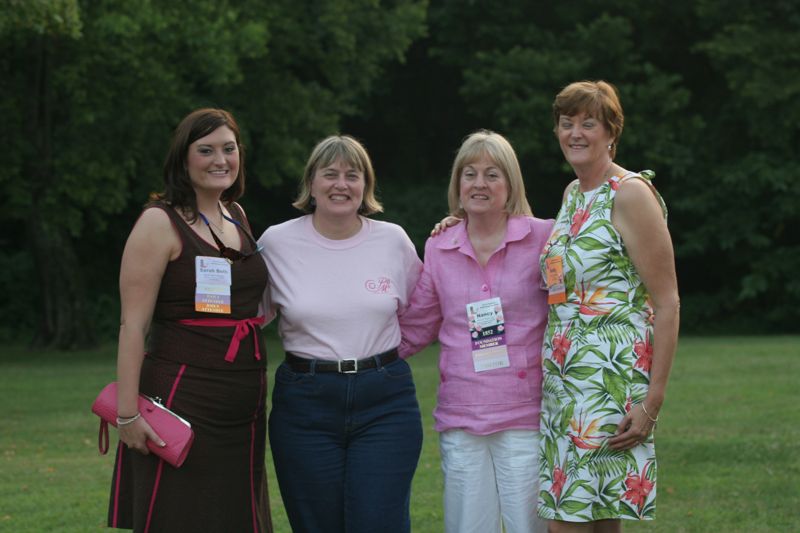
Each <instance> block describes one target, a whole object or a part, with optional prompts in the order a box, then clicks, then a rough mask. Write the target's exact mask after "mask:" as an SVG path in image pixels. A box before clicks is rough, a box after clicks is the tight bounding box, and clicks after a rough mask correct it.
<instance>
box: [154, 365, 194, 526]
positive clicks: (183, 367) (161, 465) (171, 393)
mask: <svg viewBox="0 0 800 533" xmlns="http://www.w3.org/2000/svg"><path fill="white" fill-rule="evenodd" d="M184 371H186V365H181V367H180V369H178V375H177V376H175V381H173V382H172V390H170V391H169V398H167V403H166V405H165V406H164V407H166V408H167V409H169V408H171V407H172V399H173V398H174V397H175V392H176V391H177V390H178V383H180V381H181V377H183V373H184ZM163 470H164V459H159V460H158V468H157V469H156V480H155V482H154V483H153V493H152V494H151V496H150V507H149V508H148V509H147V521H146V522H145V525H144V533H147V532H148V531H150V520H151V519H152V518H153V509H154V508H155V506H156V496H157V495H158V485H159V483H161V472H162V471H163Z"/></svg>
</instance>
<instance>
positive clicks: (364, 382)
mask: <svg viewBox="0 0 800 533" xmlns="http://www.w3.org/2000/svg"><path fill="white" fill-rule="evenodd" d="M294 206H295V207H297V208H298V209H300V210H302V211H304V212H306V213H308V214H307V215H305V216H303V217H300V218H296V219H294V220H290V221H288V222H285V223H283V224H279V225H276V226H273V227H271V228H269V229H268V230H267V231H266V232H265V233H264V235H262V237H261V239H259V244H261V245H262V246H263V251H262V253H263V254H264V259H265V261H266V262H267V266H268V269H269V291H268V297H269V298H268V300H269V301H268V302H267V303H266V309H267V314H268V315H274V314H275V313H278V314H279V315H280V320H279V331H280V335H281V338H282V340H283V346H284V349H285V350H286V360H285V361H284V362H283V363H282V364H281V365H280V366H279V367H278V369H277V371H276V373H275V385H274V387H273V396H272V398H273V400H272V412H271V413H270V417H269V440H270V447H271V449H272V457H273V459H274V462H275V471H276V473H277V476H278V484H279V486H280V489H281V495H282V496H283V502H284V504H285V507H286V512H287V514H288V516H289V522H290V523H291V526H292V530H293V531H298V532H300V531H303V532H314V533H325V532H330V533H340V532H342V533H343V532H345V531H347V532H348V533H357V532H363V533H367V532H374V531H381V532H397V533H406V532H408V531H410V527H411V526H410V519H409V497H410V493H411V479H412V478H413V476H414V471H415V470H416V467H417V461H418V459H419V454H420V450H421V446H422V423H421V419H420V413H419V406H418V404H417V399H416V391H415V388H414V381H413V379H412V376H411V369H410V368H409V366H408V364H407V363H406V362H405V361H404V360H403V359H400V358H399V357H398V353H397V346H398V344H399V343H400V327H399V324H398V321H397V313H398V311H401V310H402V309H404V308H405V307H406V306H407V304H408V298H409V296H410V294H411V291H412V290H413V289H414V286H415V284H416V281H417V279H418V277H419V273H420V271H421V269H422V263H421V261H420V260H419V258H418V257H417V253H416V250H415V249H414V246H413V245H412V244H411V240H410V239H409V238H408V236H407V235H406V233H405V232H404V231H403V229H402V228H400V227H399V226H397V225H395V224H390V223H387V222H379V221H375V220H372V219H370V218H367V216H366V215H370V214H373V213H377V212H380V211H382V207H381V204H380V203H378V201H377V200H376V199H375V174H374V172H373V170H372V164H371V162H370V159H369V156H368V155H367V152H366V150H365V149H364V147H363V146H362V145H361V144H360V143H359V142H358V141H356V140H355V139H353V138H352V137H348V136H333V137H329V138H327V139H325V140H323V141H322V142H320V143H319V144H318V145H317V147H316V148H315V149H314V151H313V152H312V154H311V157H310V159H309V161H308V164H307V165H306V170H305V173H304V176H303V180H302V182H301V189H300V195H299V197H298V199H297V201H296V202H295V203H294Z"/></svg>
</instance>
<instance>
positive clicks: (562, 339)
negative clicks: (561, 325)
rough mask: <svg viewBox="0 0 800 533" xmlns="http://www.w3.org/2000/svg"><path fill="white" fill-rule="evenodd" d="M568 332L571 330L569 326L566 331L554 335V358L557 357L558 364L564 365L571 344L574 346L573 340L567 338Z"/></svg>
mask: <svg viewBox="0 0 800 533" xmlns="http://www.w3.org/2000/svg"><path fill="white" fill-rule="evenodd" d="M567 332H569V328H567V330H566V331H564V333H556V334H555V335H553V359H555V361H556V363H558V366H560V367H562V368H563V366H564V359H566V358H567V353H568V352H569V348H570V346H572V341H570V340H569V339H568V338H567Z"/></svg>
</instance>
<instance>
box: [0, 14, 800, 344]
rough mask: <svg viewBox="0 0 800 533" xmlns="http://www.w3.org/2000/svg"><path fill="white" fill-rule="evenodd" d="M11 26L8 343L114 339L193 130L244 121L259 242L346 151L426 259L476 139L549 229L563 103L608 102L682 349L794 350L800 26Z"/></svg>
mask: <svg viewBox="0 0 800 533" xmlns="http://www.w3.org/2000/svg"><path fill="white" fill-rule="evenodd" d="M0 7H1V8H2V9H1V10H0V11H1V12H2V16H0V52H2V53H1V54H0V116H2V117H3V129H2V132H3V133H2V136H1V137H0V140H2V142H3V145H4V146H5V147H7V150H6V152H5V154H6V157H5V160H4V164H3V169H4V172H2V173H0V191H2V195H0V220H2V222H3V224H4V228H5V229H6V231H5V232H4V233H3V235H2V236H0V245H2V251H0V265H10V266H9V267H8V268H6V269H4V272H5V273H6V274H7V276H6V277H5V278H4V279H8V278H11V280H10V281H3V282H2V284H0V289H4V290H5V292H4V294H7V295H14V296H13V300H14V302H13V304H12V305H8V304H7V303H4V305H3V307H2V309H0V316H2V317H3V318H4V319H6V320H8V319H9V318H8V317H18V320H20V321H22V322H23V325H22V326H21V327H16V326H13V327H10V328H8V329H7V330H4V331H3V332H0V336H8V335H13V334H14V332H16V334H17V335H18V336H20V337H23V338H29V337H31V336H34V335H35V336H36V338H38V339H39V340H40V341H42V342H46V343H50V344H55V345H58V346H75V345H81V344H90V343H92V342H93V341H95V340H96V339H97V337H98V336H99V337H108V336H113V335H114V334H115V331H113V330H114V328H113V327H111V326H109V325H107V324H109V323H113V322H115V320H108V316H109V315H113V314H114V313H116V304H115V303H114V302H115V301H116V290H117V288H116V275H117V272H116V271H117V269H118V264H119V257H120V253H121V250H122V247H123V245H124V241H125V238H126V236H127V232H128V231H129V230H130V227H131V225H132V224H133V222H134V221H135V219H136V216H137V215H138V212H139V210H140V208H141V205H142V204H143V203H144V202H145V200H146V198H147V195H148V193H150V192H151V191H154V190H158V189H159V188H160V181H161V178H160V174H161V164H162V161H163V157H164V153H165V151H166V146H167V141H168V138H169V134H170V132H171V130H172V128H173V127H174V126H175V124H176V123H177V121H178V120H179V119H180V118H181V117H182V116H184V115H185V114H186V113H187V112H188V111H190V110H191V109H193V108H196V107H199V106H206V105H210V106H218V107H224V108H227V109H230V110H231V111H233V112H234V114H235V115H236V116H237V117H238V119H239V121H240V123H241V124H240V125H241V126H242V130H243V135H244V140H245V143H246V145H247V169H248V193H247V195H246V196H245V198H244V199H243V204H244V206H245V208H246V209H247V211H248V213H249V215H250V218H251V221H252V222H253V226H254V229H255V231H256V233H260V232H261V231H263V229H264V228H265V227H266V226H267V225H269V224H273V223H276V222H280V221H283V220H285V219H287V218H289V217H292V216H297V214H298V213H297V212H296V211H294V210H293V209H292V208H291V207H289V204H290V201H291V199H292V197H293V196H294V193H295V190H296V181H297V178H298V177H299V175H300V173H301V171H302V168H303V165H304V163H305V160H306V158H307V156H308V154H309V152H310V150H311V147H312V146H313V145H314V143H315V142H316V141H318V140H319V139H320V138H322V137H323V136H325V135H328V134H331V133H335V132H337V131H343V132H347V133H353V134H355V135H356V136H357V137H359V138H360V139H362V140H363V141H364V143H365V145H366V146H367V148H368V150H369V151H370V153H371V154H372V156H373V158H374V162H375V166H376V171H377V174H378V188H379V193H380V197H381V198H382V200H383V201H384V204H385V207H386V213H385V215H384V216H383V218H385V219H387V220H391V221H395V222H398V223H400V224H402V225H403V226H404V227H405V228H406V229H407V231H408V232H409V234H410V235H411V236H412V238H413V240H414V241H415V243H416V245H417V247H418V249H419V250H420V252H421V251H422V247H423V245H424V240H425V238H426V236H427V234H428V231H429V230H430V227H431V226H432V225H433V223H434V222H436V221H437V220H439V219H440V218H441V217H442V216H443V215H444V214H445V213H446V210H447V202H446V189H447V183H448V181H449V176H450V164H451V162H452V158H453V156H454V154H455V151H456V150H457V148H458V146H459V144H460V142H461V140H462V139H463V138H464V136H466V135H467V134H468V133H470V132H471V131H473V130H475V129H478V128H482V127H483V128H491V129H495V130H497V131H499V132H500V133H503V134H504V135H506V136H507V137H508V138H509V139H510V140H511V141H512V143H513V144H514V146H515V148H516V149H517V152H518V155H519V158H520V162H521V165H522V170H523V174H524V175H525V177H526V185H527V189H528V196H529V200H530V203H531V205H532V206H533V208H534V212H535V213H536V214H537V215H539V216H543V217H553V216H555V214H556V211H557V209H558V206H559V204H560V201H561V197H562V192H563V189H564V186H565V185H566V184H567V183H568V182H569V181H570V180H571V179H572V175H571V172H570V169H569V168H568V167H567V166H566V165H565V163H564V162H563V157H562V156H561V153H560V150H559V149H558V144H557V142H556V140H555V138H554V136H553V132H552V129H553V121H552V117H551V108H550V106H551V102H552V99H553V96H554V95H555V93H556V92H557V91H558V90H559V89H560V88H561V87H563V86H564V85H565V84H567V83H569V82H571V81H574V80H579V79H601V78H602V79H606V80H609V81H611V82H613V83H614V84H616V85H617V86H618V87H619V89H620V92H621V96H622V101H623V105H624V106H625V112H626V127H625V131H624V134H623V136H622V138H621V142H620V147H619V151H618V155H617V160H618V161H619V162H620V163H621V164H622V165H623V166H626V167H628V168H630V169H636V170H640V169H645V168H652V169H654V170H656V171H657V175H658V177H657V179H656V180H655V185H656V186H657V187H658V188H659V190H660V192H661V193H662V194H663V195H664V197H665V199H666V201H667V203H668V206H669V208H670V218H669V222H670V227H671V231H672V234H673V238H674V240H675V246H676V252H677V260H678V271H679V282H680V285H681V292H682V300H683V308H682V314H683V324H684V326H683V327H684V328H685V329H690V330H706V331H725V330H728V331H730V330H735V331H752V332H755V331H764V332H766V331H780V330H784V331H786V330H793V329H796V326H795V324H796V323H797V321H798V320H800V311H799V310H798V307H797V306H795V305H794V302H796V301H798V300H799V299H800V281H798V279H797V275H796V272H797V271H798V270H800V240H799V239H798V237H797V235H798V232H797V231H796V228H797V227H798V225H800V201H798V200H797V199H798V197H800V180H798V179H797V170H796V168H797V166H798V157H797V155H796V154H797V149H796V147H797V146H798V144H800V143H798V141H799V140H800V139H798V136H800V128H798V127H797V124H798V123H800V76H798V72H800V37H798V36H800V4H798V3H797V2H791V1H775V2H769V3H760V2H758V3H757V2H752V1H748V0H723V1H717V0H702V1H689V0H679V1H676V2H667V3H665V2H645V3H642V2H635V1H633V0H604V1H602V2H601V1H599V0H589V1H584V2H555V3H553V2H550V3H546V2H522V1H509V2H490V1H488V0H468V1H464V0H432V1H431V2H430V6H429V5H428V2H427V1H426V0H394V1H379V0H325V1H316V0H274V1H264V0H242V1H237V2H233V1H218V2H206V1H195V2H155V1H147V0H142V1H140V2H127V1H122V0H109V1H105V2H97V1H89V0H57V1H45V0H26V1H22V0H0ZM22 265H24V267H25V268H24V269H22ZM21 287H24V288H25V289H24V291H23V289H22V288H21ZM10 301H11V299H9V298H7V299H5V302H10ZM97 316H102V317H104V319H105V322H104V323H103V324H97V323H96V322H95V320H94V318H93V317H97ZM12 320H13V318H12ZM109 327H111V331H107V328H109Z"/></svg>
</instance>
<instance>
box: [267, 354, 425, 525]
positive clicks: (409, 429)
mask: <svg viewBox="0 0 800 533" xmlns="http://www.w3.org/2000/svg"><path fill="white" fill-rule="evenodd" d="M269 442H270V447H271V449H272V459H273V461H274V463H275V472H276V473H277V476H278V485H279V486H280V490H281V497H282V498H283V503H284V506H285V508H286V513H287V515H288V516H289V523H290V524H291V526H292V531H294V532H295V533H304V532H308V533H328V532H330V533H345V532H346V533H362V532H363V533H367V532H370V533H372V532H375V531H381V532H386V533H389V532H398V533H401V532H402V533H407V532H409V531H410V530H411V521H410V518H409V499H410V495H411V479H412V478H413V477H414V471H415V470H416V468H417V461H418V460H419V454H420V450H421V448H422V422H421V419H420V414H419V405H418V404H417V397H416V390H415V387H414V381H413V379H412V376H411V369H410V368H409V366H408V363H406V362H405V361H404V360H402V359H398V360H396V361H393V362H391V363H389V364H388V365H384V366H380V365H379V366H378V368H373V369H369V370H364V371H361V372H359V373H357V374H339V373H336V372H331V373H315V372H314V371H313V370H312V371H311V372H308V373H297V372H293V371H292V370H291V369H290V368H289V366H288V365H287V364H286V363H282V364H281V365H280V366H279V367H278V370H277V371H276V372H275V385H274V387H273V392H272V412H271V413H270V416H269Z"/></svg>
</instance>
